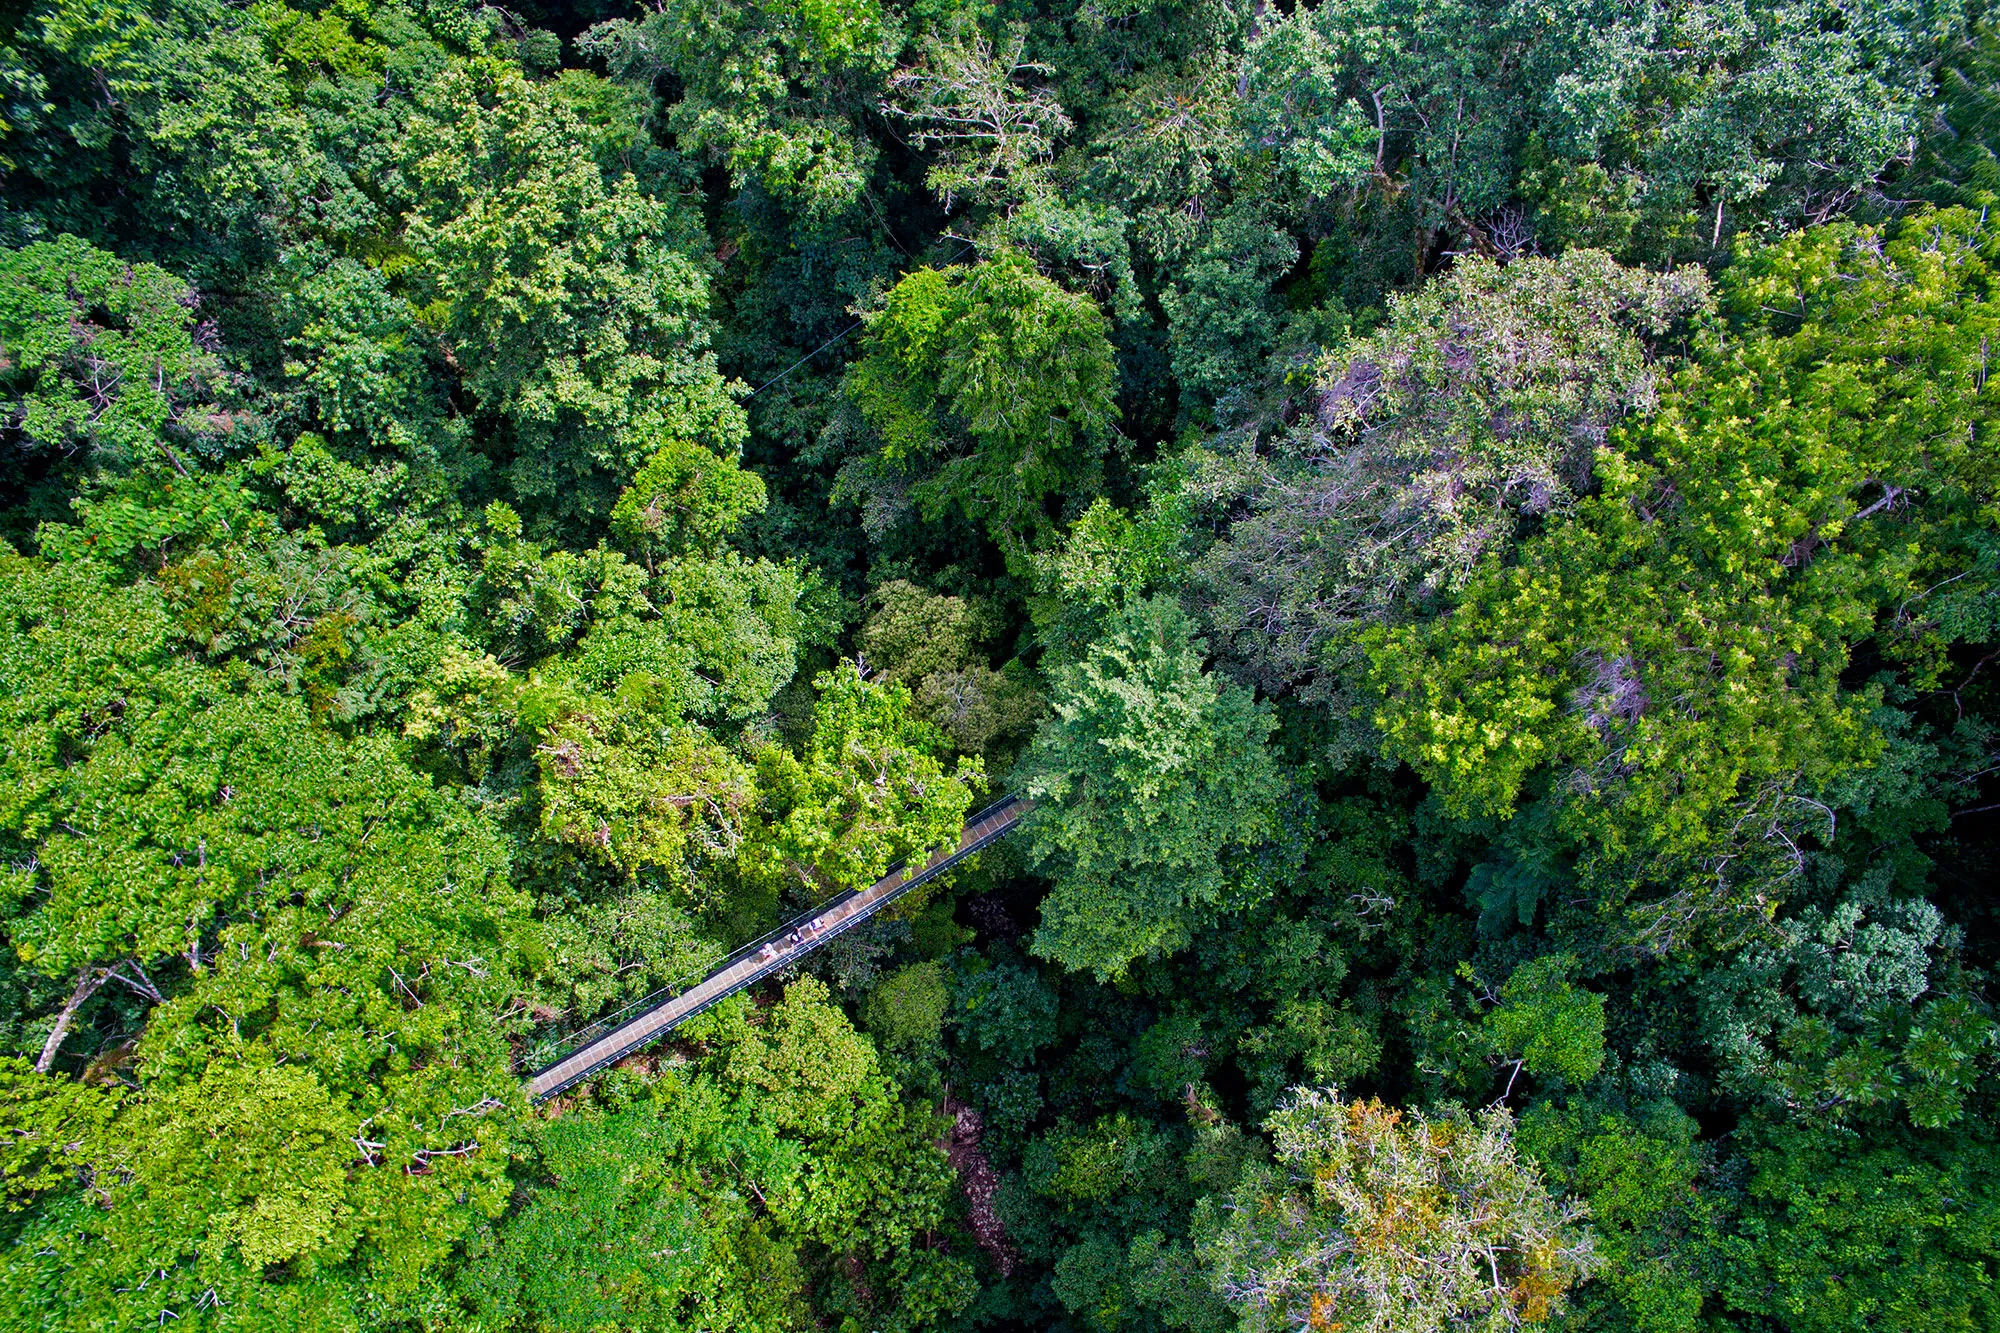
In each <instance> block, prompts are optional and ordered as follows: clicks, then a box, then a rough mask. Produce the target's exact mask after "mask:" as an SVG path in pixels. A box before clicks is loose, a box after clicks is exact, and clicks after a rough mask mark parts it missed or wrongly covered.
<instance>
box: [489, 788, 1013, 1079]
mask: <svg viewBox="0 0 2000 1333" xmlns="http://www.w3.org/2000/svg"><path fill="white" fill-rule="evenodd" d="M1032 804H1033V803H1032V802H1030V801H1028V800H1026V799H1024V798H1021V797H1008V798H1007V799H1005V800H1002V801H999V802H997V803H995V804H993V805H990V806H988V807H987V808H986V809H984V810H982V811H980V812H979V813H978V814H977V815H975V816H974V817H973V818H972V820H971V821H970V822H969V823H967V824H966V826H965V828H964V830H963V831H962V832H961V833H960V834H959V839H958V845H957V846H956V847H946V848H940V849H939V850H938V851H937V852H936V853H935V854H934V855H933V856H932V857H931V858H930V860H928V861H926V862H925V863H924V864H923V865H922V866H921V867H918V868H916V869H914V870H912V869H911V868H909V867H908V866H897V867H895V868H893V869H891V870H890V871H889V873H888V874H886V875H884V876H883V877H882V878H881V879H878V880H876V881H875V882H874V883H873V884H871V885H869V886H868V887H867V888H865V889H861V890H859V891H856V892H852V893H842V894H839V895H836V896H835V897H833V898H831V899H829V900H828V901H827V902H825V903H823V904H821V905H820V906H819V907H817V908H815V909H814V910H813V911H812V912H810V913H808V914H807V915H805V916H803V917H800V918H797V919H796V920H793V921H791V922H788V923H787V924H786V925H784V926H781V927H779V928H778V930H776V931H773V932H772V933H771V934H770V935H767V936H765V937H764V938H763V939H762V940H753V941H751V942H750V944H747V945H745V946H744V947H743V948H741V949H738V950H737V951H736V952H735V953H733V954H731V955H730V956H729V957H728V958H725V959H724V960H723V961H722V963H721V964H720V965H718V966H717V967H716V969H715V970H714V971H713V972H710V973H709V974H708V975H707V976H705V977H703V978H702V979H701V980H700V981H697V982H696V983H695V984H694V985H692V986H690V987H688V988H687V989H686V990H684V991H682V992H680V993H679V994H678V995H675V996H673V997H671V998H669V999H666V1000H664V1001H662V1002H661V1003H659V1004H657V1005H654V1006H653V1007H651V1008H648V1009H646V1010H645V1011H644V1012H642V1013H639V1014H637V1015H634V1016H633V1017H632V1019H631V1020H629V1021H628V1022H625V1023H621V1024H619V1025H618V1026H616V1027H614V1028H612V1029H611V1030H610V1031H609V1032H606V1033H604V1034H603V1035H602V1036H598V1037H595V1038H592V1039H591V1040H589V1041H587V1042H585V1043H584V1044H583V1045H581V1046H579V1047H578V1048H577V1049H576V1050H574V1051H572V1052H570V1053H569V1054H568V1055H566V1056H564V1057H563V1058H562V1059H560V1060H557V1061H556V1062H555V1063H554V1064H552V1065H550V1066H548V1067H547V1068H546V1069H542V1070H539V1071H537V1072H536V1073H535V1075H534V1076H533V1077H531V1078H530V1079H529V1080H528V1098H529V1100H531V1101H536V1102H542V1101H547V1100H548V1099H549V1098H551V1097H553V1096H555V1095H556V1094H557V1093H559V1092H562V1091H563V1090H564V1089H566V1088H571V1087H574V1086H575V1085H576V1084H578V1083H580V1082H582V1081H583V1080H584V1079H586V1078H589V1077H590V1076H591V1075H592V1074H595V1073H597V1072H598V1071H599V1070H601V1069H603V1068H605V1067H606V1066H608V1065H611V1064H614V1063H616V1062H617V1061H619V1060H622V1059H623V1058H625V1057H626V1056H628V1055H630V1054H632V1053H633V1052H634V1051H636V1050H638V1049H640V1048H641V1047H643V1046H647V1045H650V1044H651V1043H653V1042H655V1041H658V1040H659V1039H660V1038H661V1037H664V1036H665V1035H667V1033H669V1032H671V1031H673V1030H674V1029H675V1028H676V1027H678V1026H680V1025H681V1024H682V1023H685V1022H686V1021H687V1020H688V1019H690V1018H692V1017H694V1016H695V1015H696V1014H698V1013H700V1012H701V1011H702V1010H704V1009H707V1008H708V1007H709V1006H710V1005H712V1004H714V1003H715V1002H716V1001H718V1000H720V999H722V998H723V997H725V996H728V995H732V994H734V993H735V992H737V991H739V990H742V989H743V988H744V987H745V986H748V985H751V984H753V983H754V982H756V981H757V980H759V979H760V978H762V977H765V976H768V975H770V974H771V973H773V972H777V971H780V970H782V969H783V968H786V967H789V966H791V965H792V964H793V963H795V962H797V961H798V960H799V959H800V958H803V957H804V956H805V955H806V954H809V953H811V952H812V951H813V950H814V949H817V948H819V947H820V946H821V945H822V944H825V943H826V942H827V941H828V940H831V939H832V938H833V937H834V936H836V935H838V934H840V933H841V932H842V931H844V930H847V929H848V928H849V927H851V926H854V925H856V924H858V923H860V922H861V921H864V920H866V919H867V918H869V917H871V916H873V915H874V914H875V913H876V912H879V911H881V910H882V908H884V907H886V906H888V905H889V904H890V903H891V902H893V901H895V900H896V899H897V898H900V897H901V896H902V895H903V894H905V893H908V892H909V891H910V890H911V889H913V888H915V887H916V886H917V885H919V884H921V883H923V882H924V881H925V880H927V879H930V878H932V877H933V876H935V875H939V874H942V873H943V872H944V871H946V870H948V869H950V868H951V867H952V866H954V865H957V864H958V863H959V862H960V861H962V860H964V859H965V858H966V857H968V856H970V855H972V854H973V853H974V852H976V851H978V850H979V849H980V848H982V847H984V846H986V845H987V844H988V843H990V842H992V841H994V840H995V839H997V838H1000V837H1002V836H1004V835H1005V834H1007V833H1008V832H1010V831H1011V830H1012V829H1013V828H1014V826H1015V825H1016V824H1018V823H1020V822H1021V817H1022V816H1023V815H1025V814H1026V813H1027V812H1028V810H1029V808H1030V807H1031V805H1032ZM585 1031H588V1029H585Z"/></svg>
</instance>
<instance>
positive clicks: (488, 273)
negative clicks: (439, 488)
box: [402, 67, 745, 520]
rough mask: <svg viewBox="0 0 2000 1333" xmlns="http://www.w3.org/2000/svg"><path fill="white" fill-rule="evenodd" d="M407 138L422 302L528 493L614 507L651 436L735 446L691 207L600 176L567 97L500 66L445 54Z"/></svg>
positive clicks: (734, 421)
mask: <svg viewBox="0 0 2000 1333" xmlns="http://www.w3.org/2000/svg"><path fill="white" fill-rule="evenodd" d="M418 107H419V111H420V114H419V115H418V116H417V117H415V118H414V119H413V120H412V122H411V125H410V128H409V131H408V133H407V136H406V138H405V140H404V143H403V146H402V152H403V154H404V158H405V162H406V164H407V165H406V167H405V170H406V171H407V172H408V175H409V178H410V181H411V184H412V185H413V186H414V187H415V188H416V190H417V191H418V194H417V198H416V200H415V206H414V207H413V209H412V211H411V214H410V216H409V218H408V221H407V224H406V230H405V234H404V241H405V244H406V245H407V246H408V247H409V250H410V252H411V254H412V257H413V258H414V259H415V260H416V261H417V262H416V267H415V268H413V269H412V271H411V277H412V280H413V281H414V283H415V285H416V287H417V288H418V290H419V291H420V293H421V295H420V297H419V310H420V312H421V313H422V315H423V317H424V318H425V319H426V321H427V322H429V323H430V324H431V325H432V327H434V328H435V330H436V332H437V335H438V337H439V339H440V340H441V342H442V345H443V348H444V353H445V356H446V358H447V361H448V363H451V364H453V365H454V367H455V370H456V372H457V374H458V376H459V377H460V379H461V380H462V382H463V383H464V385H465V387H466V390H467V391H468V392H469V393H470V394H471V395H472V396H473V398H474V399H475V400H476V401H477V402H478V403H479V404H480V406H481V408H482V409H483V410H484V411H486V412H488V413H491V414H493V416H494V417H496V418H498V419H499V421H500V422H503V423H504V428H505V429H504V434H502V436H501V437H500V439H498V440H496V441H495V442H494V444H495V446H496V449H497V451H499V452H501V454H502V457H503V459H504V461H505V462H506V464H507V467H508V469H509V472H508V475H509V478H510V481H511V485H512V488H513V492H514V494H515V495H516V497H518V498H519V499H520V500H522V501H523V502H525V503H527V504H531V505H533V506H535V507H536V508H538V509H540V510H543V511H547V512H549V513H551V514H552V515H554V516H557V517H560V518H564V519H578V518H585V517H590V518H596V519H599V520H601V519H602V518H603V517H604V516H605V515H607V514H608V513H609V511H610V510H611V508H612V506H613V502H614V500H615V499H616V497H617V495H618V492H619V489H620V488H621V487H623V486H624V485H625V484H626V483H627V482H628V481H629V480H630V479H631V478H632V476H633V474H634V473H636V472H638V471H639V470H640V467H641V465H642V464H643V463H644V462H645V461H646V459H647V457H648V455H649V454H651V453H652V452H653V450H654V449H656V448H657V447H658V443H657V442H658V441H659V440H660V439H661V438H672V439H681V440H692V441H698V442H700V443H702V444H705V445H707V446H709V447H711V448H714V449H718V450H722V451H725V452H726V451H731V450H734V449H735V448H736V447H737V446H738V445H739V444H741V443H742V440H743V436H744V430H745V426H744V420H743V412H742V409H741V408H740V407H738V406H737V404H736V402H735V401H734V399H733V398H732V397H731V391H730V389H729V388H728V386H726V385H725V384H724V383H723V380H722V377H721V376H720V374H719V373H718V372H717V370H716V364H715V356H714V353H713V352H710V351H708V350H707V345H708V341H709V336H710V335H709V327H710V326H709V319H708V283H707V278H706V275H705V274H704V273H703V272H702V270H701V268H700V267H699V266H698V265H697V264H696V263H694V262H693V261H691V260H690V259H688V258H687V257H686V255H685V254H684V253H683V252H681V251H679V250H676V249H675V248H673V243H674V242H675V241H676V240H679V241H681V242H682V243H683V244H686V238H687V237H688V236H689V232H690V230H691V229H690V227H689V224H688V223H687V222H686V221H685V220H684V219H682V218H681V217H679V216H677V215H676V214H675V212H674V210H673V209H671V208H670V207H668V206H667V205H666V204H664V203H662V202H660V201H659V200H657V199H653V198H650V197H648V195H647V194H646V193H645V192H644V191H643V190H642V189H641V188H640V186H639V184H638V182H637V181H636V180H635V179H634V178H633V177H632V176H631V175H629V174H625V175H621V176H619V177H617V178H615V179H612V180H606V178H605V175H604V172H603V171H602V170H601V169H600V167H599V165H598V163H597V161H596V159H595V158H594V157H593V156H592V154H591V152H590V147H589V136H588V134H587V133H586V131H585V129H584V126H583V125H582V124H581V123H580V122H579V120H578V117H577V114H576V112H575V110H574V109H573V107H572V106H571V105H570V103H569V102H568V101H567V100H566V99H565V98H564V97H563V96H561V95H560V94H559V93H558V92H557V91H556V90H554V89H552V88H551V87H549V86H546V85H541V84H534V83H530V82H529V81H527V80H526V79H524V78H523V77H522V76H521V75H520V74H518V73H515V72H513V71H510V70H507V69H505V68H500V69H495V70H490V71H485V72H482V71H477V70H475V69H473V68H469V67H468V68H453V69H448V70H447V71H445V72H444V73H443V74H442V75H440V76H439V77H438V78H437V79H436V81H435V82H433V83H430V84H427V85H425V86H424V87H423V89H422V90H421V91H420V94H419V102H418Z"/></svg>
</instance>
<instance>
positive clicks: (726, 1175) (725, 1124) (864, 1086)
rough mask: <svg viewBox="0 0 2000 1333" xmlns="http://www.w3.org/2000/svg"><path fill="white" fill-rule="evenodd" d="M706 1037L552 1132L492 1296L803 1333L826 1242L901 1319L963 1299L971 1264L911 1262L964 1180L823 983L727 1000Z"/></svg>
mask: <svg viewBox="0 0 2000 1333" xmlns="http://www.w3.org/2000/svg"><path fill="white" fill-rule="evenodd" d="M707 1041H708V1044H707V1046H706V1049H705V1050H704V1051H703V1052H702V1053H701V1054H700V1056H699V1058H698V1059H696V1060H695V1061H693V1062H691V1063H680V1064H677V1065H675V1066H674V1067H671V1068H669V1069H667V1070H664V1071H662V1073H661V1074H660V1076H659V1077H658V1078H657V1079H656V1080H655V1081H653V1082H652V1083H651V1084H650V1086H645V1087H642V1088H640V1089H638V1090H637V1094H636V1096H633V1097H632V1098H631V1099H630V1100H629V1101H627V1102H626V1103H625V1104H624V1105H621V1106H618V1107H616V1108H615V1109H611V1110H609V1111H608V1112H607V1111H599V1110H595V1109H590V1108H577V1109H575V1110H573V1111H571V1112H568V1113H566V1114H565V1115H564V1116H563V1117H562V1118H561V1119H559V1120H556V1121H554V1122H552V1123H550V1124H548V1125H547V1126H546V1127H544V1128H543V1129H541V1130H540V1132H539V1134H538V1135H537V1138H538V1143H537V1149H538V1152H537V1156H538V1159H539V1161H538V1167H539V1169H538V1171H537V1172H536V1174H535V1183H534V1187H533V1188H532V1189H531V1190H530V1192H529V1193H528V1196H527V1199H526V1201H525V1205H524V1206H523V1207H522V1208H521V1209H520V1211H518V1212H517V1213H516V1214H515V1215H514V1216H512V1217H510V1218H509V1219H508V1220H507V1222H506V1223H505V1224H504V1225H503V1226H502V1227H501V1228H500V1232H499V1238H498V1244H497V1246H496V1248H495V1250H494V1251H493V1253H492V1255H491V1257H489V1258H487V1259H485V1260H483V1261H481V1262H480V1263H479V1264H478V1265H477V1266H476V1267H475V1270H474V1274H473V1282H472V1284H471V1285H472V1289H473V1291H474V1292H475V1293H477V1294H478V1296H479V1298H480V1302H481V1304H482V1306H483V1307H484V1308H485V1309H486V1310H488V1311H489V1312H490V1313H491V1314H493V1315H496V1316H501V1317H504V1318H508V1319H525V1320H532V1321H534V1322H535V1324H536V1326H540V1327H552V1328H565V1329H592V1328H600V1327H603V1325H604V1322H605V1321H607V1320H615V1321H617V1322H618V1324H619V1325H620V1326H621V1327H630V1328H640V1329H649V1330H653V1329H658V1330H676V1329H696V1328H700V1329H715V1328H727V1329H742V1330H746V1331H747V1330H759V1331H760V1333H761V1330H766V1329H774V1328H793V1327H809V1326H810V1325H811V1314H810V1307H809V1306H808V1305H807V1304H806V1300H805V1297H806V1291H805V1276H806V1275H805V1272H804V1271H803V1263H802V1260H803V1257H804V1256H803V1254H802V1251H803V1250H804V1249H805V1247H807V1246H808V1245H811V1244H814V1243H817V1244H819V1245H823V1246H827V1247H831V1248H833V1249H835V1250H837V1251H839V1252H843V1253H849V1254H855V1255H857V1256H858V1257H865V1258H866V1260H867V1261H868V1263H869V1264H870V1265H873V1266H874V1267H872V1268H871V1270H870V1273H871V1278H872V1279H873V1280H876V1281H881V1282H883V1283H884V1285H885V1286H887V1288H888V1289H887V1290H884V1291H882V1292H881V1295H882V1296H883V1297H884V1298H885V1299H886V1300H888V1301H890V1302H892V1303H896V1304H903V1303H907V1304H908V1305H909V1306H910V1307H911V1308H910V1309H907V1310H904V1311H902V1312H901V1314H902V1316H903V1317H904V1318H905V1319H908V1320H909V1323H908V1324H905V1325H903V1326H904V1327H910V1326H918V1325H921V1324H923V1323H926V1322H928V1320H929V1319H933V1318H937V1317H941V1316H946V1315H949V1314H950V1313H952V1312H954V1311H955V1310H957V1309H958V1308H959V1307H960V1306H962V1305H963V1304H964V1303H965V1301H966V1300H967V1299H968V1298H969V1296H970V1290H969V1286H970V1283H969V1281H968V1275H967V1274H966V1273H965V1271H964V1267H965V1266H964V1264H963V1261H956V1262H953V1261H948V1260H946V1259H945V1257H944V1256H932V1262H929V1263H925V1262H922V1261H921V1260H918V1261H915V1262H913V1261H912V1260H913V1259H915V1258H916V1257H917V1256H921V1255H922V1254H923V1251H921V1250H918V1249H916V1248H915V1247H916V1246H917V1245H919V1244H920V1241H919V1239H918V1238H919V1237H920V1236H921V1235H923V1234H925V1233H928V1232H930V1231H931V1230H933V1229H934V1228H936V1227H937V1226H938V1225H939V1223H940V1222H941V1220H942V1212H943V1208H944V1203H945V1199H946V1197H947V1193H948V1191H949V1189H950V1176H949V1175H948V1173H947V1168H946V1166H945V1161H944V1154H943V1153H942V1152H940V1151H939V1150H938V1148H937V1146H936V1144H935V1142H934V1141H933V1138H934V1129H933V1127H932V1126H931V1124H930V1123H928V1121H929V1117H927V1116H925V1115H923V1114H922V1113H921V1112H919V1111H917V1110H915V1109H914V1108H911V1107H908V1106H906V1105H905V1104H903V1103H902V1102H900V1101H898V1100H897V1098H896V1096H895V1088H894V1085H893V1084H892V1083H890V1082H889V1080H888V1079H887V1078H886V1077H885V1076H884V1075H883V1073H882V1071H881V1069H880V1066H879V1065H878V1064H877V1061H876V1057H875V1054H874V1050H873V1047H872V1046H871V1045H870V1044H869V1042H868V1041H867V1040H866V1039H865V1038H862V1037H861V1036H859V1035H858V1034H857V1033H856V1032H855V1031H854V1029H853V1028H852V1027H850V1026H849V1025H848V1023H847V1020H846V1019H845V1018H844V1017H843V1016H842V1015H841V1014H840V1012H839V1010H837V1009H835V1008H833V1007H832V1006H831V1005H830V1004H829V1003H828V1002H827V992H826V989H825V987H824V986H822V985H820V984H819V983H818V982H816V981H812V980H810V979H807V980H803V981H800V982H797V983H795V984H794V985H792V986H791V987H790V988H789V989H788V990H787V991H786V993H785V997H784V999H783V1001H782V1002H781V1003H779V1004H778V1005H776V1006H775V1007H774V1008H772V1009H771V1010H770V1011H769V1012H768V1013H766V1014H763V1015H757V1014H756V1013H755V1011H754V1010H750V1011H748V1012H746V1011H744V1010H740V1009H734V1008H732V1009H731V1010H729V1011H728V1014H727V1016H726V1017H722V1018H720V1019H716V1020H708V1028H707ZM906 1286H907V1288H908V1290H907V1291H905V1290H904V1288H905V1287H906Z"/></svg>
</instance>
